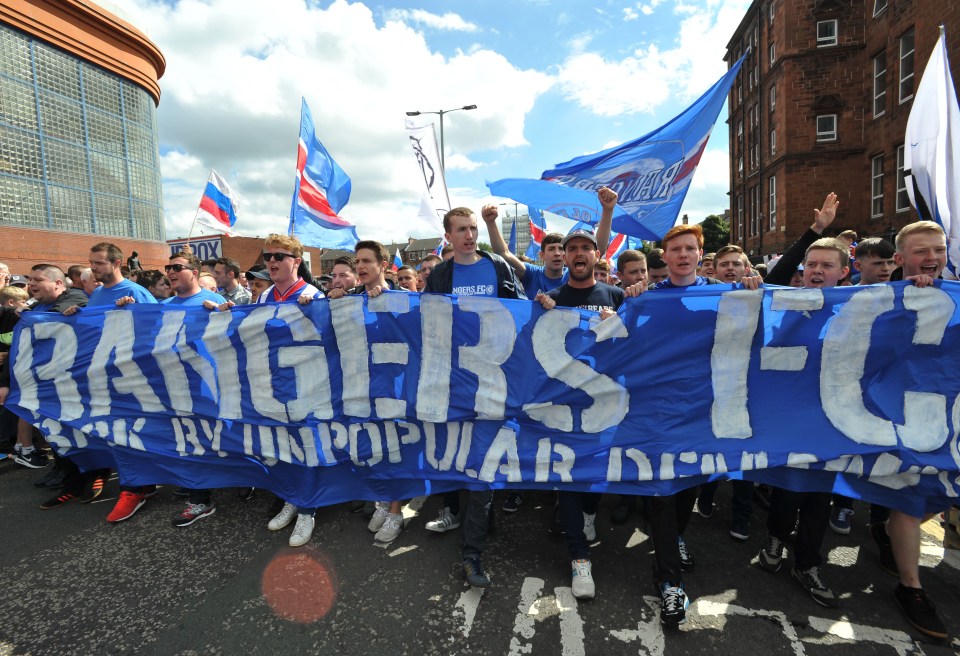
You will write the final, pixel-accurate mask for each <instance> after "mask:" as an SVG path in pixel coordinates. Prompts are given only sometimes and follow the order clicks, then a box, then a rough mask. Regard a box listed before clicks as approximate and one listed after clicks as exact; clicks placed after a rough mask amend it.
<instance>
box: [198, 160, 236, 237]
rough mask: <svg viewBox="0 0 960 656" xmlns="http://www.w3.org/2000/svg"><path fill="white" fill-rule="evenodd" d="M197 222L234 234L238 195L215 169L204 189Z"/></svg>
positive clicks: (211, 171) (211, 172)
mask: <svg viewBox="0 0 960 656" xmlns="http://www.w3.org/2000/svg"><path fill="white" fill-rule="evenodd" d="M195 222H196V223H200V224H201V225H205V226H207V227H208V228H213V229H214V230H220V231H221V232H225V233H227V234H228V235H232V234H233V226H234V224H235V223H236V222H237V197H236V195H235V194H234V193H233V190H232V189H231V188H230V185H228V184H227V181H226V180H224V179H223V176H222V175H220V174H219V173H217V172H216V171H214V170H213V169H211V170H210V177H209V178H208V179H207V186H206V188H205V189H204V190H203V198H201V199H200V207H198V208H197V215H196V220H195Z"/></svg>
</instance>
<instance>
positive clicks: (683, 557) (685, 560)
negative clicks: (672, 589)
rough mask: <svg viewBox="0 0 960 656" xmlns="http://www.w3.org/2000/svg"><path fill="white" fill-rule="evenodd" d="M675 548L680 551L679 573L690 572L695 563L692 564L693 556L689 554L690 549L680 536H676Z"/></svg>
mask: <svg viewBox="0 0 960 656" xmlns="http://www.w3.org/2000/svg"><path fill="white" fill-rule="evenodd" d="M677 548H678V549H679V550H680V571H681V572H692V571H693V568H694V567H695V566H696V563H694V562H693V554H692V553H690V548H689V547H687V542H686V540H684V539H683V536H682V535H678V536H677Z"/></svg>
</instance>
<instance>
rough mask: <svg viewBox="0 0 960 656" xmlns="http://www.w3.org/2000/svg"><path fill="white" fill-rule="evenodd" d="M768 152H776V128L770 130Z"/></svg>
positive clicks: (773, 153)
mask: <svg viewBox="0 0 960 656" xmlns="http://www.w3.org/2000/svg"><path fill="white" fill-rule="evenodd" d="M770 154H771V155H776V154H777V131H776V129H774V130H770Z"/></svg>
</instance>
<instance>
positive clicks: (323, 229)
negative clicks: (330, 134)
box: [289, 99, 360, 250]
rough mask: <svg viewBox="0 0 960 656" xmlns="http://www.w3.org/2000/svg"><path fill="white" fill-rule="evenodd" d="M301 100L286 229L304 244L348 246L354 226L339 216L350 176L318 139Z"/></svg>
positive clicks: (347, 197)
mask: <svg viewBox="0 0 960 656" xmlns="http://www.w3.org/2000/svg"><path fill="white" fill-rule="evenodd" d="M301 102H302V104H301V107H300V142H299V145H298V146H297V178H296V183H295V185H294V189H293V202H292V203H291V206H290V228H289V232H290V234H291V235H293V236H294V237H297V238H298V239H300V241H301V242H302V243H303V244H304V245H305V246H315V247H317V248H340V249H344V250H351V249H353V247H354V245H355V244H356V243H357V242H358V241H360V238H359V237H358V236H357V229H356V228H355V227H354V225H353V224H352V223H349V222H348V221H345V220H344V219H342V218H340V216H339V212H340V210H342V209H343V207H344V206H345V205H346V204H347V201H349V200H350V188H351V182H350V176H348V175H347V174H346V172H345V171H344V170H343V169H342V168H340V165H339V164H337V162H336V161H335V160H334V159H333V157H332V156H331V155H330V153H328V152H327V149H326V148H324V147H323V144H322V143H320V140H319V139H317V132H316V130H315V129H314V125H313V115H311V114H310V107H308V106H307V101H306V100H305V99H303V100H302V101H301Z"/></svg>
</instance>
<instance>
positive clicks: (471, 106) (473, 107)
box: [407, 105, 477, 175]
mask: <svg viewBox="0 0 960 656" xmlns="http://www.w3.org/2000/svg"><path fill="white" fill-rule="evenodd" d="M476 108H477V106H476V105H464V106H463V107H454V108H453V109H441V110H440V111H438V112H407V116H420V115H421V114H437V115H438V116H439V117H440V168H441V169H443V173H444V175H446V173H447V165H446V161H445V159H444V152H443V115H444V114H449V113H450V112H459V111H460V110H461V109H466V110H470V109H476Z"/></svg>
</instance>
